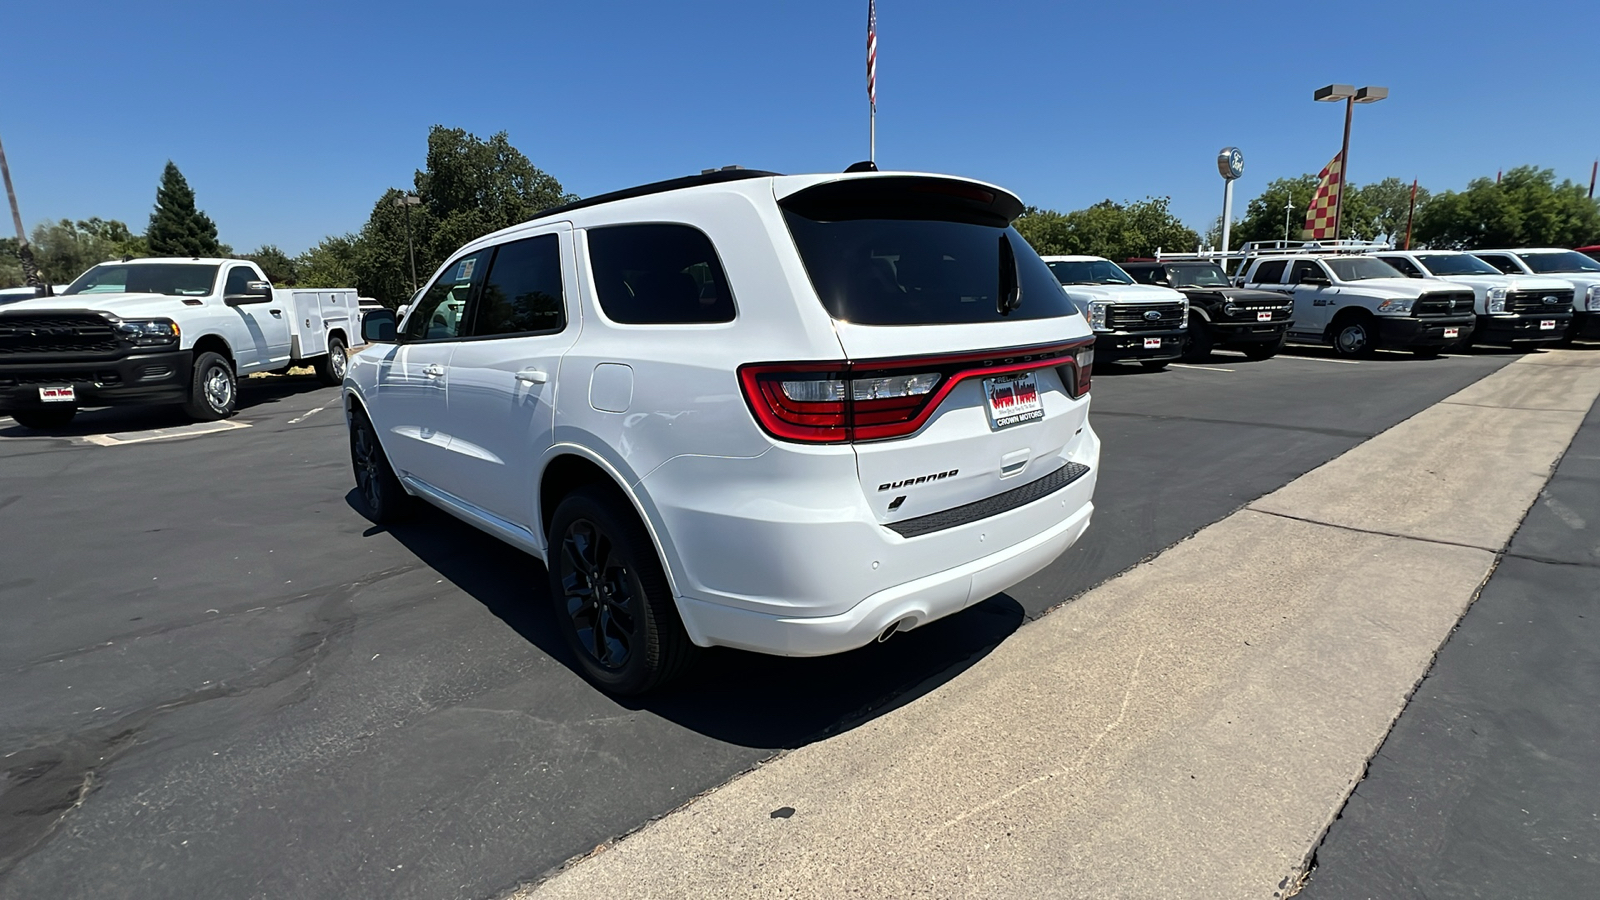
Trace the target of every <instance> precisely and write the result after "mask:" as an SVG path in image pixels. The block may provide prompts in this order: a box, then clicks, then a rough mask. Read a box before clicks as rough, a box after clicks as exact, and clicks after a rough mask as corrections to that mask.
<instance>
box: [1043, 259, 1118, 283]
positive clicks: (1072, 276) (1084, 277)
mask: <svg viewBox="0 0 1600 900" xmlns="http://www.w3.org/2000/svg"><path fill="white" fill-rule="evenodd" d="M1049 266H1050V273H1051V274H1052V275H1054V276H1055V277H1056V280H1057V281H1059V282H1061V283H1062V284H1133V279H1132V278H1129V277H1128V273H1127V272H1124V271H1122V267H1121V266H1119V265H1117V264H1116V263H1114V262H1111V261H1110V260H1106V259H1090V260H1081V261H1068V262H1053V263H1049Z"/></svg>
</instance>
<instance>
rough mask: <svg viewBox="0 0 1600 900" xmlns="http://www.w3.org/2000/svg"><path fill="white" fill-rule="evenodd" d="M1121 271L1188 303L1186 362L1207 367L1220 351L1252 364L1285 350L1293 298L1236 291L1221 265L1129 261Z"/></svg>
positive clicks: (1266, 292)
mask: <svg viewBox="0 0 1600 900" xmlns="http://www.w3.org/2000/svg"><path fill="white" fill-rule="evenodd" d="M1122 268H1123V270H1124V271H1126V272H1127V273H1128V274H1129V275H1132V276H1133V277H1134V278H1135V279H1136V280H1138V281H1139V282H1141V283H1143V284H1155V285H1160V286H1162V287H1170V288H1176V289H1177V290H1180V291H1182V292H1183V293H1184V296H1186V297H1188V298H1189V329H1188V331H1189V334H1188V337H1187V338H1186V339H1185V341H1184V345H1183V360H1184V361H1185V362H1203V361H1205V360H1206V359H1209V358H1210V357H1211V351H1212V350H1214V349H1216V348H1218V347H1227V348H1229V349H1231V350H1239V351H1241V352H1243V353H1244V355H1245V356H1248V357H1249V358H1251V359H1268V358H1270V357H1271V356H1273V355H1274V354H1276V353H1277V352H1278V351H1279V350H1280V349H1282V348H1283V341H1284V335H1285V334H1286V333H1287V332H1288V330H1289V324H1290V321H1291V319H1292V317H1293V314H1294V298H1293V297H1285V296H1283V295H1282V294H1275V293H1273V292H1271V291H1252V290H1247V289H1245V288H1238V287H1234V286H1233V283H1232V282H1231V281H1229V280H1228V276H1227V274H1226V273H1224V272H1223V271H1222V268H1221V267H1219V266H1218V265H1217V264H1216V263H1210V262H1203V261H1181V262H1180V261H1171V262H1126V263H1123V264H1122Z"/></svg>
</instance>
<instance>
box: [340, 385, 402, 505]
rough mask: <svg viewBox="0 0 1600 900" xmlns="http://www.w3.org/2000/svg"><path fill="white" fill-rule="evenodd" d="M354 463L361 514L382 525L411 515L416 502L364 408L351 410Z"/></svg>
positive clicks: (351, 461)
mask: <svg viewBox="0 0 1600 900" xmlns="http://www.w3.org/2000/svg"><path fill="white" fill-rule="evenodd" d="M350 466H351V468H352V469H354V470H355V476H356V496H357V498H359V500H360V505H361V514H362V515H364V516H366V517H367V518H369V519H371V520H372V521H374V522H376V523H377V524H379V525H393V524H394V523H396V522H399V521H402V520H404V519H405V518H406V516H407V515H409V514H410V512H411V510H412V506H413V503H414V501H413V500H412V499H411V495H410V494H407V493H406V489H405V488H403V487H401V486H400V479H399V477H398V476H396V475H395V474H394V467H393V466H390V465H389V456H388V454H386V453H384V452H383V444H382V443H380V442H379V441H378V429H376V428H374V427H373V425H372V420H371V419H369V418H367V414H366V412H365V411H364V410H362V409H361V408H360V407H356V408H355V410H353V411H352V412H351V413H350Z"/></svg>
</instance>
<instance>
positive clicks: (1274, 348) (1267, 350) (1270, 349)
mask: <svg viewBox="0 0 1600 900" xmlns="http://www.w3.org/2000/svg"><path fill="white" fill-rule="evenodd" d="M1287 339H1288V338H1287V336H1285V337H1280V338H1278V339H1277V340H1275V341H1266V342H1264V343H1260V344H1246V345H1244V356H1245V359H1253V360H1255V361H1256V362H1260V361H1262V360H1264V359H1271V358H1273V357H1274V356H1277V355H1278V351H1280V350H1282V349H1283V344H1284V341H1286V340H1287Z"/></svg>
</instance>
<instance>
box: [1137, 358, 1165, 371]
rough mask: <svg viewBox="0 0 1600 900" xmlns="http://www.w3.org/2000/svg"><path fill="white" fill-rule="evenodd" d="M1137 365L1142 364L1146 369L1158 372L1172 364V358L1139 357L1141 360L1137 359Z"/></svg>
mask: <svg viewBox="0 0 1600 900" xmlns="http://www.w3.org/2000/svg"><path fill="white" fill-rule="evenodd" d="M1139 365H1141V366H1144V367H1145V368H1146V369H1149V370H1150V371H1152V372H1160V371H1162V370H1164V369H1166V367H1167V366H1170V365H1172V360H1170V359H1141V360H1139Z"/></svg>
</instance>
